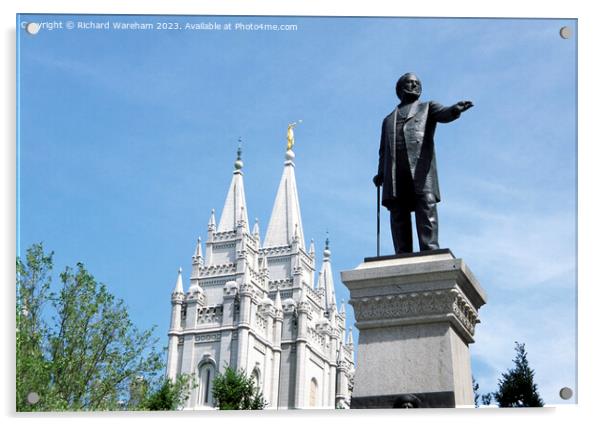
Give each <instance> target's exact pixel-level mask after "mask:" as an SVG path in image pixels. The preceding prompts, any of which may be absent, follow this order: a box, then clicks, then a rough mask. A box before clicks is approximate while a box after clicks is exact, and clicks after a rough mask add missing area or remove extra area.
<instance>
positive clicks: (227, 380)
mask: <svg viewBox="0 0 602 426" xmlns="http://www.w3.org/2000/svg"><path fill="white" fill-rule="evenodd" d="M213 398H214V399H215V401H216V405H217V407H218V408H219V409H220V410H262V409H263V408H264V407H265V406H266V402H265V400H264V399H263V395H262V393H261V392H260V391H259V389H258V388H257V387H256V386H255V381H254V379H253V378H252V377H247V375H246V374H245V372H244V371H242V370H240V371H236V370H234V369H233V368H231V367H226V370H225V371H224V372H223V373H218V374H217V375H216V376H215V379H213Z"/></svg>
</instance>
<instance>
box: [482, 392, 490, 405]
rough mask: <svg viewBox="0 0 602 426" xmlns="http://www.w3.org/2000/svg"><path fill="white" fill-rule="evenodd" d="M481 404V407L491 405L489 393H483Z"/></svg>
mask: <svg viewBox="0 0 602 426" xmlns="http://www.w3.org/2000/svg"><path fill="white" fill-rule="evenodd" d="M481 402H482V403H483V405H490V404H491V392H487V393H484V394H483V395H481Z"/></svg>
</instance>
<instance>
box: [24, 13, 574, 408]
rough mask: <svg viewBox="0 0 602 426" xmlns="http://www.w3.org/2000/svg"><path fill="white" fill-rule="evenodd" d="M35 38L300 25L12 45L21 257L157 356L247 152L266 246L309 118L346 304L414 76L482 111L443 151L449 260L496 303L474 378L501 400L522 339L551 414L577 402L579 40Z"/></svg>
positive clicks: (339, 21) (430, 34) (358, 28)
mask: <svg viewBox="0 0 602 426" xmlns="http://www.w3.org/2000/svg"><path fill="white" fill-rule="evenodd" d="M21 19H22V20H23V21H52V20H58V21H62V22H63V23H65V22H66V21H68V20H72V21H74V22H77V21H95V22H105V21H107V20H109V21H111V23H112V22H117V21H128V22H133V21H137V22H149V23H156V22H159V21H161V22H178V23H179V24H180V25H183V24H184V23H185V22H197V23H198V22H218V23H222V24H223V23H228V22H232V23H237V22H241V23H264V24H266V23H270V24H271V23H276V24H296V25H297V26H298V28H297V30H296V31H278V32H274V31H235V30H232V31H187V30H180V31H178V30H172V31H170V30H164V31H159V30H148V31H142V30H140V31H134V30H131V31H123V30H108V31H104V30H77V29H73V30H67V29H56V30H52V31H49V30H45V29H42V30H41V31H40V32H39V33H38V34H37V35H36V36H31V35H28V34H26V33H25V32H23V31H21V32H18V43H19V46H18V47H19V49H18V54H19V63H18V67H19V68H18V77H19V87H18V90H19V120H20V122H19V127H18V132H19V181H18V185H19V199H18V209H19V216H18V220H19V233H18V236H19V238H18V240H19V241H18V244H19V245H20V248H21V250H23V249H24V248H26V247H27V246H29V245H30V244H32V243H33V242H38V241H43V242H44V244H45V246H46V248H47V249H51V250H54V251H55V253H56V257H55V261H56V262H55V263H56V265H57V269H62V268H63V267H64V266H65V265H73V264H74V263H75V262H77V261H82V262H84V263H85V264H86V266H87V267H88V268H89V270H90V271H91V272H92V273H93V274H94V275H95V276H96V277H97V278H98V279H99V280H100V281H102V282H105V283H107V285H108V286H109V288H110V289H111V291H113V292H114V293H115V294H116V295H118V296H119V297H121V298H123V299H124V300H125V301H126V303H127V304H128V306H129V307H130V310H131V315H132V317H133V319H134V321H135V322H136V323H137V324H138V325H139V326H140V327H143V328H148V327H150V326H152V325H153V324H156V325H157V326H158V327H157V336H158V337H159V338H161V342H162V344H166V343H167V339H166V333H167V328H168V322H169V310H170V303H169V294H170V292H171V290H172V288H173V284H174V282H175V278H176V271H177V268H178V267H179V266H180V265H181V266H183V267H184V271H185V275H186V274H187V273H189V271H190V256H191V255H192V252H193V249H194V245H195V242H196V237H197V236H198V235H201V237H202V238H203V239H204V237H205V233H206V224H207V221H208V218H209V214H210V211H211V208H215V209H216V211H217V214H218V215H219V213H220V210H221V207H222V206H223V202H224V198H225V195H226V191H227V188H228V184H229V181H230V179H231V174H232V170H233V167H232V166H233V161H234V159H235V151H236V147H237V140H238V138H239V137H242V138H243V141H244V142H243V160H244V162H245V168H244V172H245V189H246V196H247V204H248V211H249V216H250V217H257V218H259V221H260V226H261V229H262V233H264V232H265V229H266V226H267V221H268V219H269V215H270V212H271V209H272V204H273V201H274V197H275V194H276V189H277V185H278V181H279V177H280V175H281V173H282V165H283V160H284V158H283V156H284V146H285V135H286V125H287V124H288V123H289V122H291V121H294V120H298V119H302V120H303V123H302V124H301V125H300V126H299V127H298V128H297V129H296V141H297V143H296V145H295V153H296V160H295V162H296V170H295V171H296V176H297V184H298V189H299V196H300V201H301V211H302V217H303V222H304V231H305V236H306V238H308V239H309V238H314V239H315V240H316V242H317V248H318V252H320V251H321V249H320V248H321V246H322V245H323V240H324V237H325V232H326V230H328V231H329V234H330V241H331V249H332V252H333V267H334V269H335V275H336V276H335V280H336V282H337V284H336V285H337V297H338V300H339V302H340V301H341V299H345V300H346V299H347V291H346V289H345V287H344V286H343V285H342V284H341V283H340V279H339V275H338V272H339V271H341V270H346V269H350V268H353V267H355V266H356V265H357V264H359V263H360V262H361V260H362V258H363V257H364V256H371V255H374V254H375V236H374V234H375V232H374V231H375V191H374V187H373V186H372V184H371V177H372V176H373V175H374V173H375V171H376V164H377V151H378V141H379V136H380V125H381V122H382V118H383V117H384V116H385V115H386V114H388V113H389V112H390V111H391V110H392V109H393V107H394V105H395V104H396V101H397V100H396V98H395V94H394V85H395V82H396V80H397V78H398V77H399V75H401V74H403V73H404V72H406V71H414V72H416V73H417V74H418V75H419V76H420V78H421V79H422V82H423V88H424V90H423V99H425V100H426V99H433V100H437V101H439V102H441V103H444V104H452V103H454V102H456V101H458V100H461V99H470V100H472V101H473V102H474V103H475V107H474V108H473V109H471V110H470V111H468V112H467V113H466V114H465V115H464V116H462V117H461V119H460V120H458V121H456V122H454V123H451V124H447V125H440V126H439V127H438V129H437V135H436V146H437V156H438V167H439V170H440V172H439V178H440V185H441V193H442V203H440V204H439V218H440V223H441V225H440V242H441V245H442V247H449V248H451V249H452V251H453V252H454V253H455V255H456V256H457V257H461V258H463V259H464V260H465V261H466V262H467V263H468V265H469V267H470V268H471V269H472V270H473V272H474V273H475V275H476V276H477V278H478V279H479V281H480V282H481V285H482V286H483V287H484V288H485V290H486V291H487V293H488V296H489V302H488V304H487V305H485V306H484V307H483V308H482V309H481V312H480V315H481V320H482V323H481V324H479V326H478V327H477V334H476V340H477V343H475V344H474V345H472V347H471V351H472V357H473V374H474V376H475V377H476V379H477V381H478V382H479V383H480V385H481V389H482V390H484V391H491V390H494V389H495V386H496V381H497V378H498V377H499V376H500V374H501V373H502V372H504V371H505V370H506V369H507V368H509V367H510V366H511V360H512V358H513V356H514V351H513V347H514V341H515V340H516V341H519V342H525V343H526V347H527V351H528V353H529V355H528V357H529V360H530V362H531V365H532V367H533V368H534V369H535V371H536V382H537V383H538V384H539V386H540V390H541V394H542V396H543V398H544V400H545V401H546V403H550V404H555V403H562V400H560V398H559V397H558V396H557V395H558V390H559V389H560V388H561V387H563V386H570V387H572V388H573V389H574V388H575V387H576V383H575V373H576V354H575V350H576V324H575V318H576V278H575V277H576V184H577V182H576V171H577V169H576V150H577V144H576V38H575V37H572V38H571V39H568V40H564V39H562V38H560V36H559V34H558V30H559V28H560V27H561V26H563V25H569V26H570V27H572V28H573V30H574V32H576V30H577V28H576V22H575V21H570V20H565V21H563V20H501V19H496V20H480V19H470V20H460V19H405V20H404V19H394V18H381V19H377V18H370V19H368V18H295V17H281V18H266V17H253V18H249V17H246V18H236V17H163V18H162V17H123V16H122V17H117V16H112V17H100V16H93V15H87V16H85V17H82V16H79V17H77V16H67V15H58V16H52V17H51V16H45V17H40V16H27V15H25V16H22V17H21ZM387 219H388V217H387V213H386V212H383V222H384V223H386V222H387ZM386 228H387V227H386V225H385V226H384V231H385V232H384V236H383V246H382V251H383V252H384V253H387V252H391V251H392V245H391V242H390V238H389V235H388V230H387V229H386ZM306 243H307V244H308V243H309V241H306ZM348 312H349V314H348V318H352V315H351V312H352V311H351V308H350V307H349V308H348ZM348 321H349V320H348ZM356 341H357V336H356ZM569 402H571V401H569Z"/></svg>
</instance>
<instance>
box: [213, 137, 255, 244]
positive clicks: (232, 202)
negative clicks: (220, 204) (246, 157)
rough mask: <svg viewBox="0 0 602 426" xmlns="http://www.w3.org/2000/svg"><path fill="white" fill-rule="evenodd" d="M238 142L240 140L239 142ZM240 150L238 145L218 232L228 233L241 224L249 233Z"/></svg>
mask: <svg viewBox="0 0 602 426" xmlns="http://www.w3.org/2000/svg"><path fill="white" fill-rule="evenodd" d="M239 142H240V140H239ZM241 154H242V149H241V147H240V145H239V147H238V150H237V156H236V161H235V162H234V172H233V174H232V181H231V182H230V188H229V189H228V195H226V202H225V203H224V208H223V210H222V216H221V218H220V221H219V226H218V227H217V231H218V232H228V231H234V230H236V226H237V225H238V224H242V225H243V228H244V230H245V231H247V233H248V232H249V220H248V218H247V213H246V211H247V209H246V205H247V202H246V200H245V187H244V183H243V178H242V175H243V173H242V168H243V162H242V159H241Z"/></svg>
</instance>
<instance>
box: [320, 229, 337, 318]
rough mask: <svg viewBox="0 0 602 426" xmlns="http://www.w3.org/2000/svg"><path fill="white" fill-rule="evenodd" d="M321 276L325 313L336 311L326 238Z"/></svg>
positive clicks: (327, 240)
mask: <svg viewBox="0 0 602 426" xmlns="http://www.w3.org/2000/svg"><path fill="white" fill-rule="evenodd" d="M320 274H321V275H322V284H323V286H324V296H325V306H324V307H325V308H326V310H327V311H330V310H333V311H335V312H336V310H337V301H336V298H335V293H334V279H333V277H332V267H331V265H330V247H329V239H328V237H326V244H325V247H324V259H323V261H322V268H321V269H320Z"/></svg>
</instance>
